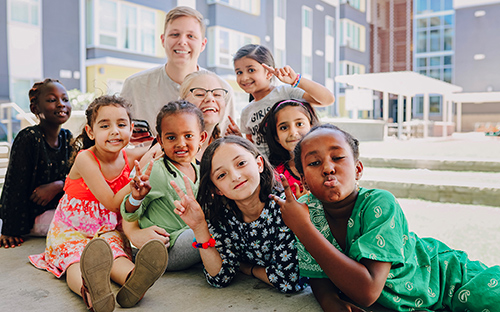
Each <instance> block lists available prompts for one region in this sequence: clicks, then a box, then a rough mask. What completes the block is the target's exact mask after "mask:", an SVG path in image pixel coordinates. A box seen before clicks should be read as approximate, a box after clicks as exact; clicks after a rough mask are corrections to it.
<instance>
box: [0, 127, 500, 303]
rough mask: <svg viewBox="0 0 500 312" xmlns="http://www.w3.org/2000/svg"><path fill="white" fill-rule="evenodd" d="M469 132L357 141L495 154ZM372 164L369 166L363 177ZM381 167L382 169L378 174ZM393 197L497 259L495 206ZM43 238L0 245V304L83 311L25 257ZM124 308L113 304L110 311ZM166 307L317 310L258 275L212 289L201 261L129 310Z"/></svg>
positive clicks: (428, 151) (464, 156)
mask: <svg viewBox="0 0 500 312" xmlns="http://www.w3.org/2000/svg"><path fill="white" fill-rule="evenodd" d="M474 136H475V137H476V139H475V140H470V138H466V139H464V138H463V137H461V138H458V139H457V138H454V139H452V140H442V139H429V140H408V141H396V140H388V141H385V142H362V143H361V147H360V149H361V156H367V157H372V156H373V157H386V158H389V157H391V158H394V157H395V158H397V157H401V158H411V157H429V158H432V159H438V160H439V159H443V158H445V157H450V158H455V159H460V160H463V161H470V160H474V159H476V160H477V159H487V160H493V161H500V139H497V138H493V139H484V138H482V137H479V136H477V135H476V134H474ZM457 155H458V156H457ZM370 169H371V168H368V167H367V171H366V175H365V178H367V179H368V178H369V177H370V174H371V173H370V172H369V170H370ZM374 169H375V168H374ZM483 173H484V172H483ZM486 173H487V172H486ZM453 174H455V173H453ZM468 174H470V177H471V179H478V181H479V182H484V179H483V178H481V177H486V176H488V175H486V176H482V175H479V174H477V175H476V174H475V173H468ZM387 175H388V174H387V172H385V173H383V174H381V175H380V176H387ZM389 175H390V174H389ZM445 175H446V174H445ZM401 177H402V178H405V172H402V173H401ZM406 178H409V176H406ZM492 179H496V176H493V177H492ZM452 180H453V178H452ZM367 181H368V180H367ZM491 182H492V183H497V182H498V181H496V182H495V181H494V180H491ZM362 183H363V180H362ZM488 183H489V182H488ZM400 184H401V182H400ZM495 185H496V184H495ZM433 191H435V189H433V188H430V189H429V192H430V193H432V192H433ZM497 198H498V197H497ZM399 201H400V203H401V206H402V207H403V210H404V211H405V214H406V216H407V219H408V221H409V224H410V230H412V231H414V232H416V233H417V234H418V235H419V236H421V237H425V236H431V237H435V238H438V239H440V240H441V241H443V242H444V243H446V244H447V245H449V246H450V247H452V248H456V249H461V250H465V251H466V252H468V253H469V256H470V258H471V259H478V260H481V261H483V262H484V263H485V264H487V265H490V266H491V265H498V264H500V244H498V242H499V241H500V228H499V226H498V221H499V220H500V209H499V208H498V207H492V206H481V205H465V204H460V203H438V202H430V201H424V200H415V199H405V198H399ZM44 246H45V239H44V238H30V239H28V240H27V241H26V242H25V243H24V244H23V245H22V246H21V247H16V248H13V249H11V248H9V249H3V248H0V294H1V301H0V311H2V312H3V311H54V310H61V311H81V312H83V311H87V310H86V308H85V305H84V304H83V301H82V300H81V298H80V297H79V296H77V295H75V294H74V293H72V292H71V291H70V290H69V288H68V287H67V286H66V282H65V280H64V277H63V278H62V279H60V280H58V279H57V278H55V277H54V276H53V275H52V274H50V273H48V272H45V271H41V270H38V269H36V268H35V267H33V266H32V265H31V264H30V263H29V261H28V256H29V255H31V254H36V253H40V252H43V250H44ZM113 289H114V290H115V291H117V290H118V286H117V285H113ZM124 310H125V309H122V308H120V307H118V306H117V309H116V311H124ZM165 310H169V311H249V310H254V311H312V312H315V311H321V309H320V307H319V305H318V304H317V302H316V300H315V298H314V296H313V294H312V292H311V290H310V288H308V289H306V290H305V291H303V292H301V293H298V294H294V295H283V294H281V293H279V292H277V291H276V290H274V289H271V288H270V287H268V286H267V285H265V284H264V283H262V282H259V281H257V280H256V279H253V278H250V277H248V276H243V275H242V274H239V275H238V276H237V277H236V279H235V280H234V281H233V283H232V284H231V285H230V286H229V287H227V288H224V289H216V288H213V287H211V286H209V285H208V284H207V283H206V281H205V278H204V276H203V273H202V268H201V265H198V266H196V267H193V268H191V269H189V270H186V271H183V272H175V273H167V274H165V275H164V276H163V277H161V278H160V279H159V280H158V281H157V282H156V283H155V285H154V286H153V287H152V288H151V289H150V290H149V291H148V292H147V294H146V296H145V297H144V299H143V300H142V301H141V302H140V303H139V304H138V305H137V306H136V307H134V308H133V311H152V312H155V311H165Z"/></svg>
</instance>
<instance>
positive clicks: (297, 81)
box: [292, 74, 302, 88]
mask: <svg viewBox="0 0 500 312" xmlns="http://www.w3.org/2000/svg"><path fill="white" fill-rule="evenodd" d="M300 78H302V75H301V74H297V78H295V82H294V83H293V85H292V87H293V88H297V86H298V85H299V83H300Z"/></svg>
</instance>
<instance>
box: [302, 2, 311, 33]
mask: <svg viewBox="0 0 500 312" xmlns="http://www.w3.org/2000/svg"><path fill="white" fill-rule="evenodd" d="M302 27H303V28H309V29H312V9H311V8H308V7H306V6H303V7H302Z"/></svg>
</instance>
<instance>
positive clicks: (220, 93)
mask: <svg viewBox="0 0 500 312" xmlns="http://www.w3.org/2000/svg"><path fill="white" fill-rule="evenodd" d="M189 92H191V93H192V94H193V96H194V97H196V98H203V99H204V98H205V97H206V96H207V94H208V92H212V95H213V96H214V98H216V99H222V98H224V97H225V96H226V95H227V90H226V89H222V88H215V89H212V90H207V89H203V88H192V89H189Z"/></svg>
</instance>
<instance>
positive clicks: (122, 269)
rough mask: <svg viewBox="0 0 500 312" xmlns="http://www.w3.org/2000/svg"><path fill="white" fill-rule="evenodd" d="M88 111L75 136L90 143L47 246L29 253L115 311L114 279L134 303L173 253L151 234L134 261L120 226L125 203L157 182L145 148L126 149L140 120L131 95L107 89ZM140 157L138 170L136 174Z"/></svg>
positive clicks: (123, 301)
mask: <svg viewBox="0 0 500 312" xmlns="http://www.w3.org/2000/svg"><path fill="white" fill-rule="evenodd" d="M86 116H87V124H86V125H85V129H84V130H83V132H82V134H81V135H80V137H78V138H77V141H76V144H77V145H78V147H80V148H81V149H84V150H82V151H80V152H79V153H78V155H77V156H76V158H75V162H74V165H73V167H72V168H71V171H70V173H69V175H68V177H67V179H66V183H65V187H64V191H65V194H64V196H63V197H62V198H61V201H60V202H59V205H58V207H57V209H56V212H55V215H54V219H53V220H52V224H51V226H50V229H49V233H48V234H47V244H46V249H45V252H44V253H42V254H40V255H34V256H30V261H31V263H33V265H35V266H36V267H37V268H40V269H46V270H47V271H49V272H51V273H53V274H54V275H55V276H56V277H60V276H61V275H62V274H64V273H66V282H67V284H68V286H69V288H70V289H71V290H72V291H74V292H75V293H77V294H81V295H82V297H83V299H84V302H85V303H86V304H87V307H88V308H89V309H90V308H92V309H93V310H94V311H98V312H99V311H113V310H114V307H115V299H114V295H113V293H112V292H111V287H110V279H112V280H113V281H115V282H116V283H118V284H120V285H123V287H122V288H121V289H120V291H119V292H118V294H117V301H118V303H119V304H120V305H121V306H122V307H131V306H133V305H135V304H136V303H137V302H139V300H140V299H141V298H142V296H143V295H144V293H145V292H146V291H147V289H148V288H149V287H151V285H152V284H153V283H154V282H155V281H156V280H157V279H158V278H159V277H160V276H161V275H162V274H163V272H164V271H165V268H166V265H167V257H168V256H167V252H166V249H165V245H164V244H163V243H161V242H160V241H151V242H150V243H149V244H146V245H144V246H143V248H141V250H140V251H139V253H138V254H137V256H136V264H135V266H134V263H133V262H132V261H131V258H130V245H129V242H128V241H127V239H126V238H125V235H124V234H123V232H122V230H121V217H120V213H119V208H120V204H121V202H122V200H123V198H124V197H125V195H126V194H129V193H132V195H135V197H136V198H137V197H139V191H138V190H139V189H141V190H143V189H145V188H144V185H146V186H148V187H149V188H150V186H149V172H150V170H149V171H146V172H145V173H144V174H141V170H140V168H139V163H138V159H139V158H140V157H141V156H142V154H143V153H144V150H142V151H141V150H139V149H131V150H125V147H126V146H127V144H128V143H129V140H130V136H131V133H132V128H133V124H132V123H131V118H130V113H129V110H128V104H127V102H126V101H125V100H124V99H122V98H120V97H116V96H101V97H99V98H97V99H95V100H94V102H92V103H91V104H90V105H89V107H88V108H87V111H86ZM76 149H78V148H76ZM134 163H135V164H136V171H137V175H136V177H135V178H134V180H133V181H131V179H130V178H129V175H130V171H131V170H130V168H131V167H133V164H134ZM138 185H141V186H142V187H141V188H139V187H137V186H138ZM148 187H146V189H147V188H148ZM131 197H133V196H131Z"/></svg>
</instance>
